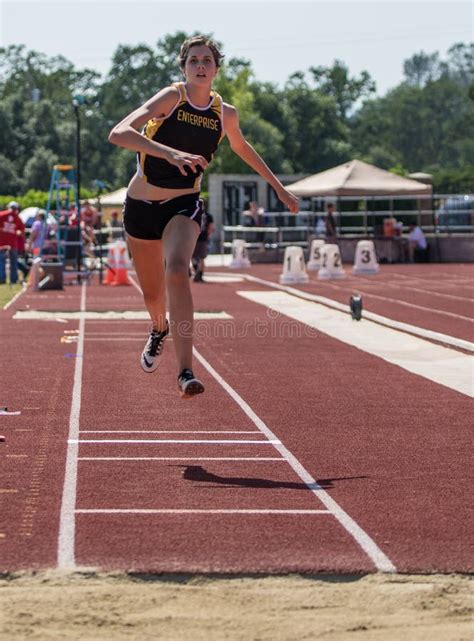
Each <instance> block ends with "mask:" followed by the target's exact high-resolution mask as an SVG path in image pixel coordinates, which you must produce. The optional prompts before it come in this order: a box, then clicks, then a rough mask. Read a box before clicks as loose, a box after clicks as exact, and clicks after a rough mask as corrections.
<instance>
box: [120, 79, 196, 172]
mask: <svg viewBox="0 0 474 641" xmlns="http://www.w3.org/2000/svg"><path fill="white" fill-rule="evenodd" d="M178 97H179V92H178V90H177V89H176V88H175V87H166V88H165V89H162V90H161V91H159V92H158V93H157V94H156V95H155V96H153V98H150V100H148V101H147V102H145V104H144V105H142V106H141V107H139V108H138V109H135V111H132V113H130V114H129V115H128V116H126V117H125V118H124V119H123V120H121V121H120V122H119V123H118V124H117V125H115V127H114V128H113V129H112V131H111V132H110V134H109V142H111V143H112V144H114V145H118V146H119V147H125V148H126V149H132V150H133V151H141V152H144V153H145V154H147V155H149V156H155V157H156V158H163V160H166V161H167V162H169V163H170V164H171V165H175V166H176V167H178V169H179V170H180V172H181V173H182V174H183V176H187V175H188V174H187V173H186V170H185V169H184V168H185V167H186V166H188V167H191V169H192V170H193V171H194V172H195V173H196V167H197V165H200V166H201V167H202V168H203V169H206V167H207V165H208V162H207V160H206V159H205V158H204V157H203V156H197V155H195V154H189V153H187V152H185V151H179V150H178V149H173V148H172V147H168V146H167V145H162V144H161V143H159V142H155V141H154V140H150V139H149V138H147V137H146V136H144V135H143V134H141V133H140V131H139V129H141V128H142V127H143V125H145V123H147V122H148V121H149V120H150V119H151V118H164V117H166V116H167V115H168V114H169V113H170V112H171V111H172V109H173V107H175V105H176V102H177V100H178Z"/></svg>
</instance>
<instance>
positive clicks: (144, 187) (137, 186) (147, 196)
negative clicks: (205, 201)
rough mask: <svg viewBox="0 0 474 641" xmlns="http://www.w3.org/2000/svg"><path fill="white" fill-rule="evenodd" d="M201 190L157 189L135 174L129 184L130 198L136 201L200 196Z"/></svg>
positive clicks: (189, 188)
mask: <svg viewBox="0 0 474 641" xmlns="http://www.w3.org/2000/svg"><path fill="white" fill-rule="evenodd" d="M198 193H199V190H196V188H195V187H187V188H186V189H166V188H165V187H156V186H155V185H150V183H147V182H146V180H144V179H143V178H141V177H140V176H139V175H138V174H135V175H134V176H133V178H132V180H131V181H130V182H129V184H128V189H127V194H128V195H129V196H130V198H135V199H136V200H167V199H168V198H178V196H186V195H187V194H198Z"/></svg>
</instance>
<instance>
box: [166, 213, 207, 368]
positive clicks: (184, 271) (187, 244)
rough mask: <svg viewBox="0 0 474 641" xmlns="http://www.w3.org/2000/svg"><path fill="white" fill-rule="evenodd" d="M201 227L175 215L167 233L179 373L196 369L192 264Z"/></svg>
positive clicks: (172, 316) (168, 282) (192, 221)
mask: <svg viewBox="0 0 474 641" xmlns="http://www.w3.org/2000/svg"><path fill="white" fill-rule="evenodd" d="M199 232H200V227H199V225H198V224H196V222H195V221H194V220H191V219H190V218H187V217H186V216H181V215H177V216H174V217H173V218H172V219H171V220H170V221H169V223H168V224H167V225H166V227H165V230H164V232H163V249H164V256H165V264H166V269H165V274H166V288H167V290H168V301H169V311H170V321H171V332H172V335H173V343H174V348H175V351H176V359H177V361H178V367H179V371H180V372H181V371H182V370H183V369H192V350H193V300H192V296H191V286H190V283H189V263H190V260H191V256H192V255H193V251H194V247H195V245H196V240H197V237H198V235H199Z"/></svg>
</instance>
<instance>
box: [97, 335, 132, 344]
mask: <svg viewBox="0 0 474 641" xmlns="http://www.w3.org/2000/svg"><path fill="white" fill-rule="evenodd" d="M86 341H96V342H97V341H100V342H101V343H104V342H109V343H110V342H117V341H118V342H120V343H133V342H135V343H138V342H140V341H143V336H142V337H141V338H139V337H138V336H137V337H135V338H130V337H126V336H124V337H121V336H114V337H110V336H109V337H107V338H96V337H95V336H92V337H91V338H90V337H89V336H86Z"/></svg>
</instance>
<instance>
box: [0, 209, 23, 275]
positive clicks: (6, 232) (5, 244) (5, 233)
mask: <svg viewBox="0 0 474 641" xmlns="http://www.w3.org/2000/svg"><path fill="white" fill-rule="evenodd" d="M19 209H20V206H19V204H18V203H17V202H15V201H12V202H11V203H9V204H8V209H6V210H4V211H0V284H3V283H5V282H6V261H7V256H8V257H9V258H10V283H11V284H12V285H13V284H14V283H16V282H18V248H19V247H20V248H21V247H22V246H23V245H22V238H24V234H25V225H24V224H23V222H22V220H21V218H20V216H19V215H18V212H19ZM23 242H24V241H23Z"/></svg>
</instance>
